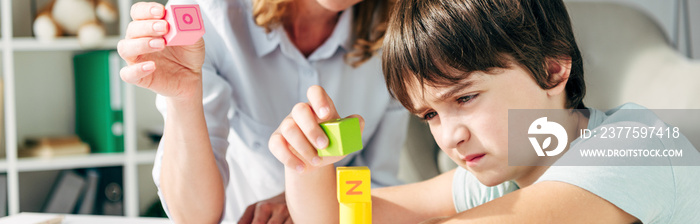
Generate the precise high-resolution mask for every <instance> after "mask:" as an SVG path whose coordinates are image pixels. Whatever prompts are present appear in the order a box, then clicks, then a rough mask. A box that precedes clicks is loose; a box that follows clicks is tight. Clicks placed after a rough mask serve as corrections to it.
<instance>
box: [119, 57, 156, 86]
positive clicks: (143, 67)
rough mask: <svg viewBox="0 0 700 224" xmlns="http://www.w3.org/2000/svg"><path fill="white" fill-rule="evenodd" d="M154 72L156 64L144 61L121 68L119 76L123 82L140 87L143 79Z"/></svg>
mask: <svg viewBox="0 0 700 224" xmlns="http://www.w3.org/2000/svg"><path fill="white" fill-rule="evenodd" d="M155 70H156V64H155V63H154V62H152V61H146V62H141V63H138V64H133V65H129V66H126V67H124V68H122V69H121V70H120V71H119V75H120V76H121V78H122V80H124V82H127V83H131V84H134V85H137V86H142V85H143V78H144V77H146V76H148V75H150V74H152V73H153V71H155Z"/></svg>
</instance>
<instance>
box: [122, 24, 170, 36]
mask: <svg viewBox="0 0 700 224" xmlns="http://www.w3.org/2000/svg"><path fill="white" fill-rule="evenodd" d="M166 33H168V22H166V21H165V20H136V21H132V22H130V23H129V25H128V26H127V27H126V37H125V38H126V39H134V38H140V37H161V36H163V35H165V34H166Z"/></svg>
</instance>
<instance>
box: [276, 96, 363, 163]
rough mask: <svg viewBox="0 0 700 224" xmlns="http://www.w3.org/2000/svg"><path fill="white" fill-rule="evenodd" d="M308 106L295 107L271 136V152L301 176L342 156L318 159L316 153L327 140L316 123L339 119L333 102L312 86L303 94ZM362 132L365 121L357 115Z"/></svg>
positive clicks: (325, 145) (304, 104)
mask: <svg viewBox="0 0 700 224" xmlns="http://www.w3.org/2000/svg"><path fill="white" fill-rule="evenodd" d="M306 96H307V98H308V99H309V102H308V103H298V104H297V105H295V106H294V108H293V109H292V112H291V113H290V114H289V116H287V117H286V118H285V119H284V120H283V121H282V123H281V124H280V126H279V128H277V130H276V131H275V132H274V133H272V136H270V142H269V144H268V145H269V146H270V151H272V154H273V155H275V157H277V159H278V160H279V161H280V162H282V163H283V164H284V165H285V166H287V167H289V168H291V169H294V170H296V171H297V172H300V173H302V172H304V170H307V169H309V168H314V167H322V166H326V165H329V164H333V163H335V162H338V161H340V160H341V159H343V158H344V157H345V156H329V157H319V156H318V152H317V150H319V149H325V148H326V147H327V146H328V136H326V133H325V132H324V131H323V129H322V128H321V126H320V125H319V123H321V122H324V121H329V120H335V119H337V118H340V115H338V112H337V111H336V109H335V105H334V104H333V100H331V98H330V97H329V96H328V94H326V91H325V90H323V88H322V87H320V86H311V87H309V90H308V91H307V93H306ZM349 117H357V118H359V120H360V129H361V130H364V126H365V121H364V119H362V117H361V116H359V115H351V116H349Z"/></svg>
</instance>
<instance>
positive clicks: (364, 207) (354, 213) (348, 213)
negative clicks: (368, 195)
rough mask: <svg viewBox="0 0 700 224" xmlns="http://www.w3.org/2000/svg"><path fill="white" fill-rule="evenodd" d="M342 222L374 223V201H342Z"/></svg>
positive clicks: (350, 223)
mask: <svg viewBox="0 0 700 224" xmlns="http://www.w3.org/2000/svg"><path fill="white" fill-rule="evenodd" d="M339 211H340V222H339V223H340V224H372V203H369V202H368V203H340V210H339Z"/></svg>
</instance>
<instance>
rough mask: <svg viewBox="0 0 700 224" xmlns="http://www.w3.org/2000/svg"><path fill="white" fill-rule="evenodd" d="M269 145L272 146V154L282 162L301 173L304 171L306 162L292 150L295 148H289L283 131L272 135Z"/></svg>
mask: <svg viewBox="0 0 700 224" xmlns="http://www.w3.org/2000/svg"><path fill="white" fill-rule="evenodd" d="M268 146H269V147H270V151H271V152H272V155H274V156H275V158H277V160H279V161H280V162H282V164H284V165H285V166H287V167H289V168H290V169H294V170H296V171H297V172H300V173H301V172H303V171H304V169H305V167H306V166H305V165H304V162H302V161H301V160H300V159H299V158H297V156H296V155H295V153H293V152H292V150H294V149H290V148H289V143H287V140H285V139H284V136H282V133H280V132H275V133H273V134H272V136H270V141H269V142H268Z"/></svg>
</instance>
